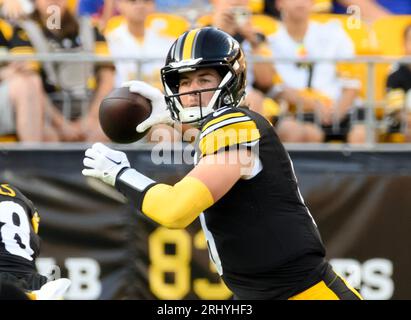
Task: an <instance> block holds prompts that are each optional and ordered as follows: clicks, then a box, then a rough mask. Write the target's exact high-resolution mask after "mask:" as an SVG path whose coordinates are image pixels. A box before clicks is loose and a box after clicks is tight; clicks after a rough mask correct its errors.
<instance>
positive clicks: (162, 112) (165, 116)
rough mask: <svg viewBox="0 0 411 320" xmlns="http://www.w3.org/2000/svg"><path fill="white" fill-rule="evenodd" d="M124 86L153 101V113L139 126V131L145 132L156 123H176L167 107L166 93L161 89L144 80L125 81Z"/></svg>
mask: <svg viewBox="0 0 411 320" xmlns="http://www.w3.org/2000/svg"><path fill="white" fill-rule="evenodd" d="M122 87H128V88H129V90H130V92H134V93H138V94H141V95H142V96H143V97H145V98H147V99H149V100H150V101H151V106H152V111H151V115H150V117H148V119H147V120H145V121H143V122H142V123H140V124H139V125H138V126H137V128H136V130H137V132H144V131H146V130H147V129H149V128H150V127H152V126H154V125H156V124H169V125H172V124H173V123H174V120H173V119H171V114H170V111H169V110H168V109H167V104H166V101H165V100H164V95H163V93H162V92H161V91H160V90H158V89H157V88H155V87H153V86H151V85H149V84H147V83H145V82H143V81H137V80H135V81H128V82H125V83H123V85H122Z"/></svg>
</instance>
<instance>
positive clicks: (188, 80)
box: [178, 68, 221, 108]
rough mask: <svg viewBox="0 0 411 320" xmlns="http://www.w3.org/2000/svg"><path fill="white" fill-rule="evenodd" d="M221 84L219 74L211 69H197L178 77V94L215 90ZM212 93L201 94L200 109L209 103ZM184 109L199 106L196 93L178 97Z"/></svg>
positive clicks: (198, 98) (198, 97)
mask: <svg viewBox="0 0 411 320" xmlns="http://www.w3.org/2000/svg"><path fill="white" fill-rule="evenodd" d="M220 82H221V76H220V75H219V73H218V72H217V71H216V70H214V69H211V68H205V69H199V70H196V71H191V72H184V73H182V74H181V75H180V84H179V89H178V93H180V94H181V93H185V92H190V91H195V90H202V89H211V88H216V87H218V85H219V84H220ZM213 94H214V91H207V92H202V93H201V107H205V106H207V105H208V103H209V102H210V100H211V98H212V96H213ZM180 100H181V103H182V105H183V107H184V108H190V107H198V106H200V95H199V94H196V93H192V94H185V95H181V96H180Z"/></svg>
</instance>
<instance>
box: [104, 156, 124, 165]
mask: <svg viewBox="0 0 411 320" xmlns="http://www.w3.org/2000/svg"><path fill="white" fill-rule="evenodd" d="M106 158H107V159H108V160H110V161H112V162H114V163H115V164H121V161H115V160H113V159H111V158H109V157H106Z"/></svg>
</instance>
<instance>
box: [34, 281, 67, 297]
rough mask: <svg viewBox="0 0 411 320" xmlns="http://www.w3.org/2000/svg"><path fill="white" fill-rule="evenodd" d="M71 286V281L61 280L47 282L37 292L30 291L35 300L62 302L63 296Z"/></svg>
mask: <svg viewBox="0 0 411 320" xmlns="http://www.w3.org/2000/svg"><path fill="white" fill-rule="evenodd" d="M70 285H71V280H70V279H67V278H61V279H57V280H53V281H49V282H47V283H46V284H44V285H43V286H42V287H41V288H40V289H39V290H36V291H32V292H31V294H33V295H34V297H35V299H36V300H63V296H64V294H65V292H66V291H67V289H68V288H69V287H70Z"/></svg>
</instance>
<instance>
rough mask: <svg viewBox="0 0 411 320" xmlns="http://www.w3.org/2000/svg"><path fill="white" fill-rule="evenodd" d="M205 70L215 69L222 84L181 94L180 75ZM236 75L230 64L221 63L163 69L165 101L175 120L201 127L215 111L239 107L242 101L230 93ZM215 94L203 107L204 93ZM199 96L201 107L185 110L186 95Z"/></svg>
mask: <svg viewBox="0 0 411 320" xmlns="http://www.w3.org/2000/svg"><path fill="white" fill-rule="evenodd" d="M200 68H201V69H204V68H212V69H215V70H216V71H217V72H218V73H219V74H220V76H221V77H222V79H221V81H220V84H219V85H218V86H217V87H214V88H207V89H200V90H194V91H189V92H183V93H179V92H178V91H179V79H180V74H182V73H184V72H190V71H196V70H199V69H200ZM236 78H237V76H236V73H235V71H234V70H233V68H232V66H231V65H230V64H223V63H221V62H218V63H212V64H200V65H194V66H187V65H185V66H181V67H176V68H172V69H171V68H169V69H168V70H167V67H165V68H163V70H162V81H163V85H164V89H165V99H166V102H167V105H168V108H169V110H170V112H171V116H172V118H173V119H174V120H176V121H179V122H181V123H189V124H192V125H200V124H201V122H202V120H204V119H205V118H206V117H207V116H208V115H209V114H211V113H213V112H214V111H215V110H217V109H219V108H221V107H223V106H230V105H238V104H239V103H240V102H241V101H242V97H241V99H238V98H237V99H236V97H233V95H232V94H231V93H230V92H231V91H232V90H230V87H231V86H233V85H234V86H235V84H233V82H235V81H237V80H238V79H236ZM204 92H214V94H213V95H212V97H211V99H210V101H209V102H208V104H207V105H203V102H202V98H201V96H202V93H204ZM192 94H197V95H198V101H199V106H195V107H188V108H184V107H183V105H182V102H181V97H182V96H184V95H192ZM242 96H244V94H242Z"/></svg>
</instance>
